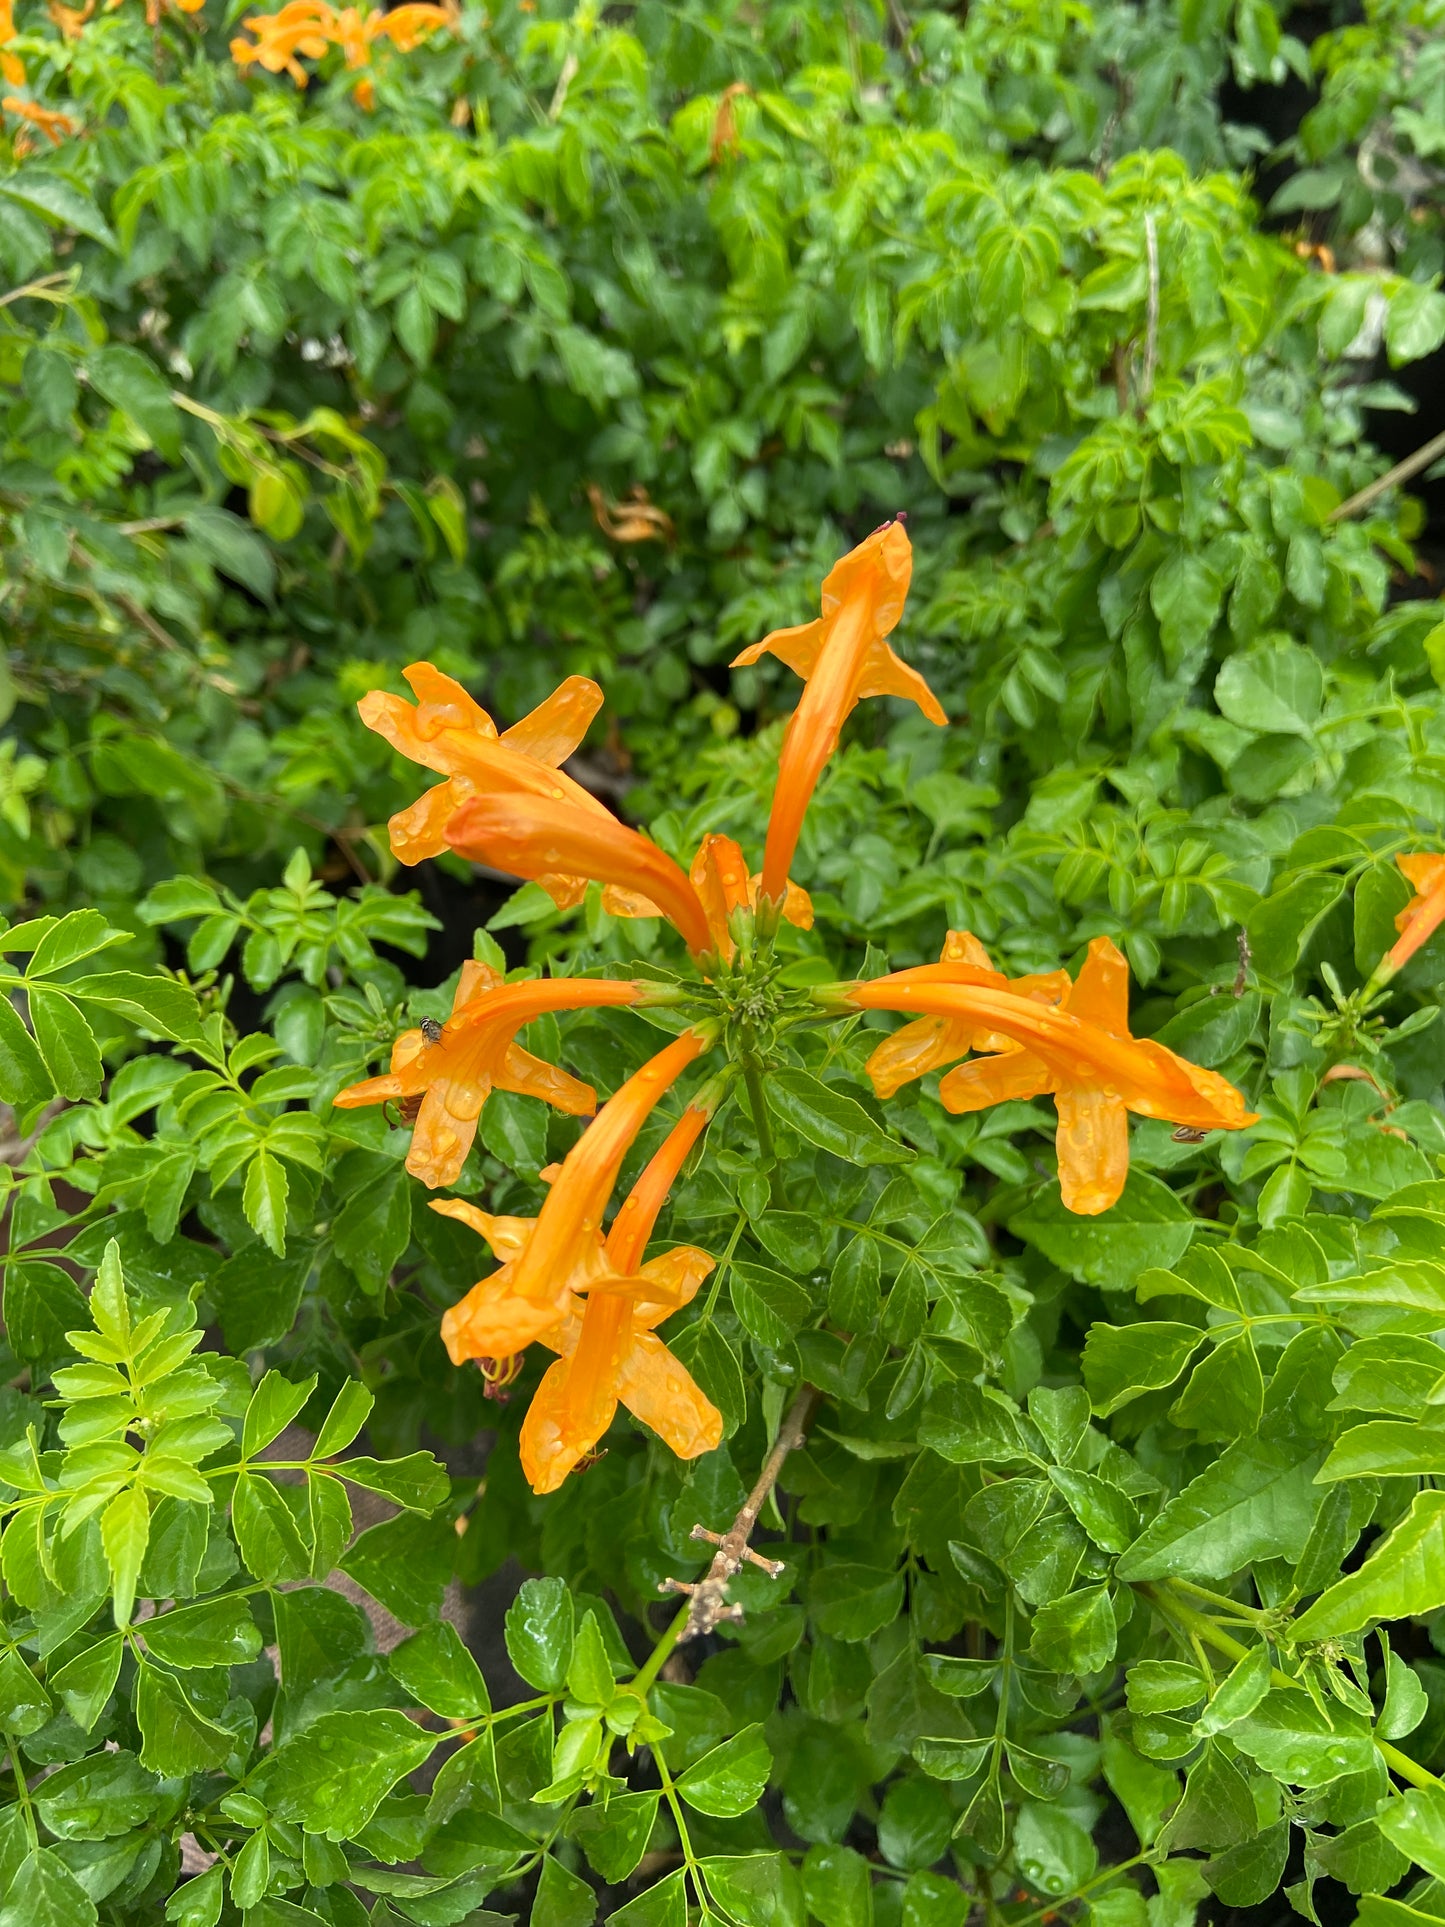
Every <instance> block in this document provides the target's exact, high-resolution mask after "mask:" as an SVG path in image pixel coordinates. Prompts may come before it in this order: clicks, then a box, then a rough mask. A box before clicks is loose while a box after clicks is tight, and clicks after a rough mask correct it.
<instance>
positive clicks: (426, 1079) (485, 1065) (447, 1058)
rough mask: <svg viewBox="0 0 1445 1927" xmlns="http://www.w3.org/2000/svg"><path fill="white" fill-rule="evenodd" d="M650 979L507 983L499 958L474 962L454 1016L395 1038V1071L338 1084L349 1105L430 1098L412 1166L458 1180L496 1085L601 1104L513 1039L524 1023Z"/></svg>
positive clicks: (600, 1001) (637, 992)
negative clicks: (496, 967) (495, 966)
mask: <svg viewBox="0 0 1445 1927" xmlns="http://www.w3.org/2000/svg"><path fill="white" fill-rule="evenodd" d="M644 990H645V986H643V985H641V984H635V983H629V982H616V981H606V980H602V979H598V978H594V977H542V978H533V979H530V980H528V981H527V982H525V983H518V984H507V983H503V981H502V978H501V976H500V975H499V974H498V973H497V972H496V971H495V970H493V969H492V968H491V967H490V966H489V965H487V964H483V963H466V964H463V965H462V974H461V979H460V981H459V983H458V984H457V990H456V996H455V997H454V998H453V1000H452V1014H451V1016H450V1017H449V1018H448V1019H447V1021H446V1023H445V1024H433V1025H432V1026H431V1034H428V1031H427V1029H425V1028H423V1029H419V1030H406V1031H403V1032H402V1034H401V1035H400V1037H398V1038H397V1040H396V1043H395V1044H394V1045H393V1047H392V1053H391V1070H390V1072H389V1073H388V1074H387V1075H386V1076H384V1077H368V1078H366V1079H365V1080H364V1081H363V1082H362V1083H360V1084H352V1085H351V1086H349V1088H348V1089H346V1090H344V1091H338V1092H337V1094H336V1096H335V1098H334V1099H333V1100H332V1101H333V1102H334V1103H335V1104H336V1105H337V1106H338V1107H339V1108H340V1109H342V1110H353V1109H355V1108H356V1107H357V1106H359V1105H363V1104H384V1103H385V1102H386V1101H387V1100H388V1099H389V1098H396V1099H399V1100H400V1101H401V1102H402V1103H403V1104H406V1103H410V1102H412V1101H415V1100H418V1099H419V1100H420V1109H419V1110H418V1111H417V1113H416V1128H415V1131H414V1132H413V1135H412V1141H411V1149H410V1151H409V1152H408V1153H407V1159H406V1168H407V1170H408V1171H410V1172H411V1174H412V1176H413V1177H414V1178H419V1179H420V1180H421V1182H422V1183H423V1184H425V1185H427V1186H429V1187H430V1188H431V1189H432V1190H437V1189H438V1188H439V1187H440V1186H442V1185H444V1184H454V1183H455V1182H456V1180H457V1178H458V1176H459V1175H460V1173H461V1168H462V1166H463V1164H465V1163H466V1159H467V1153H468V1151H470V1150H471V1148H472V1142H473V1140H474V1139H475V1137H476V1134H477V1121H478V1119H479V1118H480V1116H481V1112H482V1106H483V1105H484V1104H485V1103H486V1101H487V1098H488V1097H489V1096H490V1095H491V1093H492V1092H493V1091H494V1090H498V1091H515V1092H517V1093H518V1094H519V1095H520V1096H523V1097H540V1098H541V1099H542V1100H543V1102H544V1103H547V1104H552V1105H555V1107H556V1108H557V1109H558V1110H559V1111H566V1112H568V1113H570V1115H571V1116H573V1117H586V1116H588V1115H590V1114H591V1112H592V1111H594V1110H595V1109H596V1107H597V1093H596V1092H595V1091H594V1090H593V1089H592V1086H591V1085H590V1084H583V1083H580V1082H579V1081H578V1079H577V1078H575V1077H571V1076H569V1075H568V1073H567V1072H566V1071H563V1070H558V1069H557V1067H556V1066H555V1065H553V1064H548V1063H544V1062H543V1060H542V1059H541V1058H540V1057H534V1056H533V1055H532V1054H531V1052H530V1051H525V1050H523V1049H522V1048H521V1046H520V1045H519V1044H517V1043H515V1042H514V1041H513V1039H514V1038H515V1036H516V1034H517V1032H518V1031H519V1030H520V1029H521V1028H522V1026H523V1025H524V1024H529V1023H531V1022H532V1020H533V1019H534V1018H536V1017H540V1016H541V1015H542V1014H543V1013H544V1012H546V1011H554V1010H581V1009H585V1008H588V1007H590V1006H596V1005H613V1006H621V1005H626V1004H635V1003H637V1002H638V1001H639V1000H640V998H641V997H642V996H643V994H644Z"/></svg>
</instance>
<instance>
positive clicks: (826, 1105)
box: [766, 1070, 913, 1164]
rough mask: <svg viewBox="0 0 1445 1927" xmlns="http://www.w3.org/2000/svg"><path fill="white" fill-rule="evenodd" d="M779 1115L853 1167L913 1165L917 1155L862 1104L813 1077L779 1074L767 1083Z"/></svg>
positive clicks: (803, 1073) (804, 1073)
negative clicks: (911, 1163)
mask: <svg viewBox="0 0 1445 1927" xmlns="http://www.w3.org/2000/svg"><path fill="white" fill-rule="evenodd" d="M766 1089H767V1099H768V1104H769V1106H770V1108H771V1109H772V1111H773V1114H774V1115H775V1116H776V1117H777V1118H778V1119H779V1120H780V1121H781V1122H782V1123H783V1124H784V1125H786V1126H787V1127H788V1128H789V1129H790V1130H793V1131H796V1132H797V1133H798V1135H799V1137H803V1138H806V1139H807V1140H808V1142H809V1143H810V1144H816V1145H817V1146H818V1147H819V1149H820V1150H824V1151H831V1152H832V1153H833V1155H834V1157H839V1158H846V1159H847V1160H848V1162H849V1163H850V1164H907V1163H908V1162H909V1161H910V1160H911V1159H912V1157H913V1152H912V1151H910V1150H909V1149H908V1147H907V1146H906V1145H903V1144H900V1143H899V1142H898V1141H897V1139H896V1138H893V1137H891V1136H890V1135H889V1134H888V1132H887V1131H886V1130H885V1129H884V1128H883V1126H882V1125H881V1124H879V1123H877V1122H875V1120H874V1119H873V1118H872V1117H871V1116H870V1115H869V1114H868V1112H867V1111H865V1110H864V1108H863V1106H862V1105H861V1104H860V1103H858V1101H857V1099H856V1098H852V1097H849V1096H848V1095H847V1094H846V1093H845V1092H843V1091H839V1090H835V1089H834V1088H833V1086H832V1085H831V1084H825V1083H823V1082H822V1080H821V1079H820V1078H817V1077H814V1076H812V1074H811V1073H810V1072H808V1071H802V1070H778V1071H774V1072H773V1073H772V1074H771V1076H770V1077H769V1078H768V1081H767V1086H766Z"/></svg>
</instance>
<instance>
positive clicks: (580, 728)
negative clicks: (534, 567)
mask: <svg viewBox="0 0 1445 1927" xmlns="http://www.w3.org/2000/svg"><path fill="white" fill-rule="evenodd" d="M401 673H402V674H403V676H405V678H406V680H407V681H408V682H409V683H410V684H411V687H412V689H413V691H414V692H415V694H416V697H417V701H416V703H415V704H412V703H409V702H408V701H407V700H406V698H405V697H404V696H393V695H391V694H390V693H389V691H387V690H384V689H373V690H371V691H370V692H369V693H368V694H367V695H365V696H363V697H362V699H361V701H360V702H359V703H358V704H357V705H356V707H357V709H358V711H359V712H360V715H361V720H362V722H364V723H365V724H366V727H367V728H368V729H374V730H375V731H376V733H377V735H378V736H384V737H385V738H386V740H387V742H389V743H390V744H391V746H392V748H393V749H398V750H400V751H401V753H402V755H403V756H409V757H410V758H411V760H412V761H413V762H414V763H421V764H423V765H424V766H425V767H426V768H427V769H434V770H436V771H438V772H439V774H441V775H443V776H445V777H446V778H447V781H446V782H444V783H438V784H437V785H436V786H435V788H433V789H429V790H428V791H427V792H426V794H425V795H424V796H421V797H418V799H417V801H416V802H415V803H413V804H412V805H411V806H410V808H408V809H404V810H400V811H398V812H397V814H396V815H395V816H394V817H392V819H391V822H390V823H389V824H388V826H387V828H388V830H389V832H390V836H391V849H392V854H393V856H395V857H396V858H397V859H398V861H399V862H402V863H420V862H421V860H422V858H423V857H428V856H439V855H440V854H441V852H442V851H443V850H444V849H446V847H447V838H446V826H447V824H448V823H449V822H450V820H451V818H452V817H453V816H454V815H455V814H456V812H457V811H458V810H459V809H460V808H461V806H462V804H463V803H465V802H467V801H468V800H469V798H471V797H473V796H488V795H495V794H501V795H514V794H520V795H530V796H545V797H549V798H551V799H552V800H553V801H554V802H568V803H573V804H575V805H576V806H577V808H578V809H582V810H588V811H591V812H592V813H593V814H594V815H597V816H600V817H602V818H604V819H605V820H606V821H608V822H611V820H612V818H611V816H610V815H609V813H608V811H607V810H605V809H604V808H603V806H602V805H601V804H600V803H599V802H598V801H597V799H596V797H595V796H592V795H590V794H589V793H588V792H587V791H586V790H584V789H583V787H582V785H581V784H580V783H574V782H573V780H572V778H571V777H570V776H568V775H567V774H566V772H565V771H564V770H562V769H559V768H558V765H559V764H560V763H565V762H566V760H567V758H568V757H569V756H570V755H571V754H572V753H573V751H574V750H575V749H576V748H577V745H578V744H579V743H580V742H581V741H582V738H583V737H584V736H585V735H586V734H587V728H588V725H589V724H590V723H591V721H592V718H593V717H594V716H595V715H596V714H597V712H598V710H599V709H600V708H601V707H602V691H601V690H600V689H599V688H598V687H597V684H596V683H595V682H593V681H592V680H591V679H590V678H589V677H587V676H569V677H568V678H567V680H566V681H565V682H564V683H562V684H561V685H560V686H559V687H558V688H556V689H554V690H553V691H552V694H551V695H550V696H549V697H548V698H547V700H546V701H545V702H543V703H539V704H538V705H537V707H536V708H535V709H534V710H533V711H532V713H531V715H530V716H524V717H523V718H522V720H521V722H519V723H514V724H513V725H512V727H511V728H510V729H506V730H502V731H501V732H500V733H498V730H497V726H496V724H495V723H494V722H493V721H492V719H491V717H490V716H489V715H488V714H487V712H486V710H485V709H483V708H482V706H481V704H480V703H477V702H474V701H473V700H472V698H471V697H470V696H469V695H468V694H467V692H466V690H465V689H463V687H462V685H461V684H460V683H459V682H457V681H455V680H454V679H453V678H452V677H451V676H444V675H443V674H442V672H441V670H440V669H435V668H433V667H432V665H431V664H430V663H429V662H414V663H411V664H409V665H408V667H407V668H405V669H404V670H403V671H402V672H401ZM538 881H539V882H540V883H541V884H542V887H543V888H544V889H545V890H546V891H547V893H548V895H549V896H550V897H551V898H552V900H553V901H554V902H555V903H556V905H557V907H558V909H559V910H570V909H573V908H574V907H575V906H576V905H577V904H579V903H580V902H581V901H582V899H583V897H584V896H585V894H586V891H587V879H586V878H585V877H570V876H551V877H540V878H538Z"/></svg>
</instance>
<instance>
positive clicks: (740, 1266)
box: [728, 1259, 812, 1351]
mask: <svg viewBox="0 0 1445 1927" xmlns="http://www.w3.org/2000/svg"><path fill="white" fill-rule="evenodd" d="M728 1288H729V1290H730V1291H731V1293H732V1301H733V1310H734V1311H735V1312H736V1313H737V1315H738V1318H739V1320H740V1321H741V1323H742V1326H743V1329H744V1330H745V1331H747V1332H749V1333H750V1334H751V1335H752V1336H753V1337H754V1338H756V1339H757V1341H758V1343H759V1344H760V1345H767V1346H770V1347H771V1348H772V1349H773V1350H774V1351H777V1350H779V1349H781V1347H783V1346H784V1345H786V1344H787V1342H788V1340H789V1339H790V1338H791V1337H792V1336H793V1334H794V1332H796V1331H797V1330H798V1328H799V1326H800V1325H801V1324H802V1323H803V1321H804V1319H805V1318H806V1317H807V1316H808V1313H809V1312H810V1311H811V1310H812V1300H811V1299H810V1298H809V1296H808V1293H807V1291H806V1290H805V1289H804V1287H803V1286H802V1285H799V1284H796V1283H795V1282H794V1280H793V1279H791V1278H785V1277H784V1276H783V1274H782V1273H781V1272H780V1271H772V1270H770V1269H769V1268H768V1266H766V1265H754V1264H747V1263H744V1262H743V1261H742V1260H741V1259H735V1260H734V1261H733V1266H732V1271H731V1273H730V1274H729V1278H728Z"/></svg>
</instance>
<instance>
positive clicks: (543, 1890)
mask: <svg viewBox="0 0 1445 1927" xmlns="http://www.w3.org/2000/svg"><path fill="white" fill-rule="evenodd" d="M596 1918H597V1896H596V1894H595V1893H593V1891H592V1889H591V1888H590V1887H589V1886H588V1885H587V1882H586V1881H585V1880H579V1879H578V1878H577V1876H576V1874H575V1873H568V1871H567V1869H566V1868H565V1867H564V1866H563V1865H562V1863H561V1861H560V1860H557V1859H554V1858H553V1856H552V1855H551V1854H550V1853H549V1854H548V1855H547V1856H546V1858H545V1859H544V1860H543V1862H542V1874H541V1878H540V1879H539V1880H538V1882H537V1893H536V1898H535V1899H534V1900H533V1902H532V1927H592V1922H593V1921H594V1920H595V1919H596Z"/></svg>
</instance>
